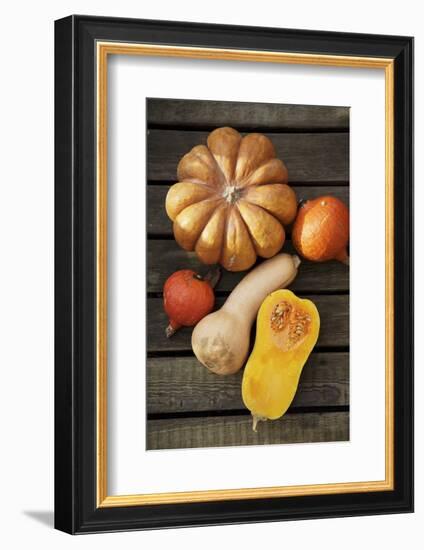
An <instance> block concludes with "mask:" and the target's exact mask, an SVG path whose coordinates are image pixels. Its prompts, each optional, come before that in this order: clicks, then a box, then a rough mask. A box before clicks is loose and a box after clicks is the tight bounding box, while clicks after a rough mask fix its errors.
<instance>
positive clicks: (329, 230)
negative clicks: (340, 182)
mask: <svg viewBox="0 0 424 550" xmlns="http://www.w3.org/2000/svg"><path fill="white" fill-rule="evenodd" d="M292 240H293V244H294V247H295V248H296V250H297V252H298V253H299V254H301V255H302V256H303V257H304V258H306V259H307V260H311V261H313V262H325V261H327V260H339V261H340V262H342V263H345V264H349V256H348V254H347V243H348V241H349V210H348V208H347V206H346V205H345V204H344V203H343V202H342V201H341V200H340V199H337V198H336V197H318V198H317V199H313V200H308V201H306V202H304V203H302V204H301V206H300V208H299V211H298V214H297V217H296V220H295V222H294V225H293V231H292Z"/></svg>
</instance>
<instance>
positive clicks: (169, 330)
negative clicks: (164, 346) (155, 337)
mask: <svg viewBox="0 0 424 550" xmlns="http://www.w3.org/2000/svg"><path fill="white" fill-rule="evenodd" d="M179 328H181V325H179V324H178V323H176V322H175V321H171V320H170V321H169V325H168V326H167V327H166V329H165V335H166V337H167V338H171V336H172V335H173V334H175V333H176V332H177V330H178V329H179Z"/></svg>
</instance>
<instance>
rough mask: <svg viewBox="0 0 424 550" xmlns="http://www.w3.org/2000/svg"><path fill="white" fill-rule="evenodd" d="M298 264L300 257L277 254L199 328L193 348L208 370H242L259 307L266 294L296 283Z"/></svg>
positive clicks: (262, 264) (223, 372) (199, 324)
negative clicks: (294, 280) (293, 282)
mask: <svg viewBox="0 0 424 550" xmlns="http://www.w3.org/2000/svg"><path fill="white" fill-rule="evenodd" d="M299 264H300V259H299V258H298V256H291V255H290V254H278V255H277V256H274V257H273V258H271V259H269V260H266V261H264V262H262V263H261V264H260V265H258V266H257V267H256V268H255V269H252V271H250V272H249V273H248V274H247V275H246V276H245V277H244V278H243V279H242V280H241V282H240V283H239V284H238V285H237V286H236V287H235V289H234V290H233V291H232V292H231V294H230V296H229V297H228V298H227V301H226V302H225V304H224V305H223V306H222V307H221V309H220V310H218V311H215V312H213V313H210V314H209V315H207V316H206V317H204V318H203V319H202V320H201V321H200V322H199V323H198V324H197V325H196V327H195V329H194V330H193V334H192V338H191V345H192V348H193V352H194V354H195V355H196V357H197V359H198V360H199V361H200V362H201V363H202V364H203V365H204V366H205V367H207V368H208V369H210V370H211V371H212V372H215V373H216V374H233V373H234V372H237V371H238V370H239V369H241V367H242V366H243V364H244V362H245V360H246V357H247V354H248V351H249V340H250V329H251V327H252V323H253V321H254V319H255V318H256V314H257V312H258V309H259V306H260V305H261V303H262V301H263V300H264V298H265V296H266V295H267V294H269V293H270V292H272V291H273V290H275V289H277V288H281V287H285V286H287V285H289V284H290V283H291V282H292V281H293V279H294V278H295V277H296V274H297V268H298V266H299Z"/></svg>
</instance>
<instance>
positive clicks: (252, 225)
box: [166, 128, 297, 271]
mask: <svg viewBox="0 0 424 550" xmlns="http://www.w3.org/2000/svg"><path fill="white" fill-rule="evenodd" d="M177 173H178V183H176V184H175V185H173V186H172V187H171V188H170V189H169V191H168V194H167V197H166V211H167V213H168V216H169V217H170V218H171V220H172V221H173V222H174V225H173V229H174V236H175V239H176V241H177V242H178V244H179V245H180V246H181V247H182V248H184V249H185V250H195V251H196V254H197V256H198V257H199V258H200V260H201V261H202V262H203V263H205V264H214V263H220V264H222V265H223V267H225V269H228V270H229V271H242V270H245V269H248V268H249V267H251V266H252V265H253V264H254V263H255V261H256V257H257V256H262V257H263V258H270V257H271V256H274V255H275V254H276V253H277V252H278V251H279V250H280V249H281V247H282V246H283V244H284V240H285V231H284V226H285V225H287V224H289V223H291V222H292V221H293V220H294V218H295V216H296V209H297V201H296V195H295V193H294V191H293V189H291V187H289V186H288V185H287V168H286V167H285V165H284V163H283V162H282V161H281V160H279V159H277V158H275V150H274V146H273V145H272V143H271V141H270V140H269V139H268V138H267V137H266V136H264V135H263V134H248V135H246V136H245V137H242V136H241V135H240V134H239V132H237V131H236V130H234V129H233V128H218V129H216V130H214V131H213V132H211V133H210V134H209V136H208V139H207V146H206V145H196V147H193V149H192V150H191V151H190V152H189V153H187V154H186V155H184V156H183V158H182V159H181V161H180V162H179V164H178V170H177Z"/></svg>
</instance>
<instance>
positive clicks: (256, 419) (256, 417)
mask: <svg viewBox="0 0 424 550" xmlns="http://www.w3.org/2000/svg"><path fill="white" fill-rule="evenodd" d="M252 418H253V426H252V428H253V431H254V432H257V431H258V429H257V428H258V422H260V421H261V420H263V421H265V420H266V418H265V416H259V415H258V414H253V413H252Z"/></svg>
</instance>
